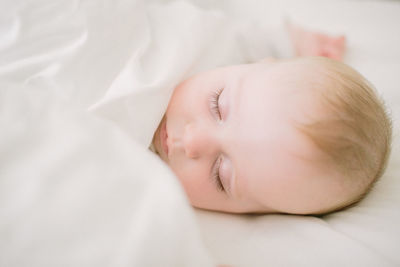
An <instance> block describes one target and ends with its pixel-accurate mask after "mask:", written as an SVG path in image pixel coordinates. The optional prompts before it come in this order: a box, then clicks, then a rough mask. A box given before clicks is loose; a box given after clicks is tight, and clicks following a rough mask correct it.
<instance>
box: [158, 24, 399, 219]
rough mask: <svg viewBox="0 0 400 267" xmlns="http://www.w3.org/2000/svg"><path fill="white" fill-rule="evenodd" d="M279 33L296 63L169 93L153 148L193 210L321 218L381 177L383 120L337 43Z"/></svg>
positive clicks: (249, 69)
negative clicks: (286, 38)
mask: <svg viewBox="0 0 400 267" xmlns="http://www.w3.org/2000/svg"><path fill="white" fill-rule="evenodd" d="M288 31H289V34H290V37H291V40H292V43H293V45H294V47H295V50H296V53H297V55H298V56H299V57H297V58H293V59H266V60H262V61H260V62H256V63H253V64H244V65H235V66H228V67H222V68H218V69H214V70H211V71H207V72H204V73H199V74H197V75H194V76H192V77H190V78H189V79H187V80H185V81H183V82H182V83H180V84H179V85H178V86H177V87H176V88H175V90H174V92H173V94H172V97H171V99H170V102H169V105H168V108H167V110H166V112H165V115H164V117H163V119H162V121H161V122H160V125H159V127H158V129H157V130H156V132H155V134H154V137H153V145H154V148H155V151H156V153H157V154H158V155H159V156H160V157H161V159H162V160H163V161H165V162H166V163H167V164H168V165H169V166H170V167H171V169H172V171H173V172H174V173H175V174H176V176H177V177H178V178H179V180H180V181H181V183H182V185H183V187H184V189H185V191H186V193H187V195H188V197H189V199H190V202H191V203H192V205H193V206H195V207H198V208H203V209H209V210H216V211H224V212H233V213H290V214H326V213H329V212H332V211H336V210H340V209H343V208H345V207H348V206H350V205H352V204H354V203H357V202H358V201H360V200H361V199H362V198H363V197H364V196H365V195H366V194H367V193H368V192H369V191H370V189H371V188H372V186H373V184H374V183H375V182H376V181H377V179H379V177H380V176H381V175H382V173H383V171H384V169H385V166H386V162H387V160H388V155H389V153H390V143H391V122H390V119H389V117H388V115H387V113H386V111H385V108H384V106H383V103H382V102H381V101H380V100H379V98H378V97H377V95H376V93H375V92H374V89H373V88H372V85H371V84H370V83H369V82H368V81H367V80H366V79H365V78H363V77H362V76H361V75H360V74H359V73H358V72H356V71H355V70H354V69H352V68H351V67H349V66H347V65H346V64H344V63H342V62H340V61H339V60H340V59H341V58H342V56H343V52H344V50H345V45H344V44H345V39H344V37H330V36H327V35H324V34H320V33H314V32H309V31H306V30H304V29H301V28H299V27H294V26H288ZM312 56H315V57H312ZM332 58H333V59H332Z"/></svg>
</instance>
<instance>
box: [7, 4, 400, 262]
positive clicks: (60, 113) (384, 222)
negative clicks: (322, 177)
mask: <svg viewBox="0 0 400 267" xmlns="http://www.w3.org/2000/svg"><path fill="white" fill-rule="evenodd" d="M192 2H193V3H194V5H193V4H188V3H185V2H174V1H147V2H146V3H145V4H144V3H143V2H141V1H131V0H118V1H112V0H110V1H101V2H100V1H95V0H86V1H78V0H76V1H71V0H35V1H34V0H31V1H27V0H25V1H14V0H7V1H2V2H1V3H0V129H1V131H0V199H1V200H0V266H60V265H65V266H75V265H79V266H214V265H215V264H217V263H224V264H231V265H232V266H267V265H271V266H338V265H344V266H395V265H399V264H400V256H399V254H398V253H397V252H398V244H399V241H400V231H399V230H398V227H397V225H399V223H400V214H399V208H398V206H399V204H400V198H399V191H400V183H399V181H398V179H397V178H398V175H399V174H400V169H399V167H398V166H399V163H400V162H399V160H400V149H399V146H398V144H397V139H396V138H395V149H394V151H393V157H392V160H391V162H390V164H389V166H388V172H387V174H385V176H384V177H383V178H382V180H381V181H380V182H379V183H378V184H377V186H376V188H375V190H374V191H373V192H372V193H371V194H370V195H369V196H368V197H367V198H366V199H365V200H364V201H363V202H362V203H360V205H358V206H356V207H354V208H351V209H349V210H346V211H343V212H339V213H336V214H332V215H329V216H326V217H323V218H315V217H308V216H287V215H265V216H238V215H228V214H218V213H213V212H206V211H197V210H195V212H194V210H193V209H192V208H191V207H190V205H189V204H188V201H187V199H186V197H185V195H184V193H183V190H182V188H181V186H180V184H179V183H178V181H177V179H176V178H175V177H174V175H173V174H172V172H171V171H170V170H169V169H168V168H167V166H166V165H165V164H164V163H163V162H161V160H159V159H158V158H157V157H156V156H155V155H154V154H152V153H151V152H150V151H148V149H147V146H148V145H149V143H150V141H151V137H152V133H153V131H154V130H155V128H156V127H157V125H158V123H159V120H160V119H161V116H162V114H163V112H164V110H165V107H166V105H167V103H168V99H169V96H170V94H171V93H172V90H173V87H174V86H175V85H176V84H177V83H178V82H179V81H181V80H182V79H184V78H185V77H187V76H188V75H190V74H192V73H194V72H197V71H201V70H204V69H208V68H213V67H215V66H220V65H226V64H235V63H242V62H247V61H253V60H257V59H259V58H262V57H264V56H269V55H271V54H272V53H273V54H274V55H277V56H289V55H290V49H289V48H288V47H287V40H285V36H284V35H282V34H280V32H279V31H277V30H276V29H279V25H278V24H279V22H280V19H281V18H282V15H286V16H289V17H290V18H291V19H292V20H293V21H295V22H299V23H301V24H303V25H305V26H308V27H312V28H315V29H319V30H324V31H328V32H332V33H345V34H346V35H347V36H348V40H349V53H348V55H347V58H346V60H347V62H348V63H350V64H351V65H353V66H355V67H356V68H357V69H359V70H360V71H361V72H362V73H363V74H365V75H366V76H367V77H368V78H369V79H370V80H371V81H372V82H373V83H374V84H375V85H376V86H377V88H378V90H379V92H380V93H382V94H383V96H384V97H385V99H386V100H387V103H388V105H389V107H390V108H391V110H392V111H393V115H394V117H395V119H396V118H399V117H398V116H397V114H400V112H399V111H400V102H399V100H400V98H399V96H400V93H399V90H398V84H400V80H399V75H398V73H399V70H400V53H399V51H398V47H400V36H399V35H398V34H397V31H396V29H395V27H393V26H395V25H399V24H400V19H399V17H398V15H397V14H399V13H400V4H399V3H396V2H381V1H367V2H364V1H360V2H350V1H335V2H333V1H332V2H325V1H324V2H319V1H307V2H304V1H302V2H301V3H297V4H296V2H292V1H285V2H282V1H273V0H269V1H256V0H253V1H230V2H226V1H218V2H217V1H205V0H203V1H192ZM328 11H329V12H328ZM355 14H357V17H356V18H355ZM338 17H340V19H338ZM254 21H255V24H254ZM247 22H249V23H247ZM272 29H275V30H272ZM263 32H267V33H269V35H268V37H265V36H263ZM271 40H275V41H274V42H271ZM88 109H89V110H90V112H88ZM395 127H396V132H398V131H397V124H395Z"/></svg>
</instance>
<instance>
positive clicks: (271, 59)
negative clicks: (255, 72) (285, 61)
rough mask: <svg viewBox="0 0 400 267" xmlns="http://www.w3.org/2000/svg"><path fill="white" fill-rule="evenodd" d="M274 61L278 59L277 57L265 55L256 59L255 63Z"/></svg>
mask: <svg viewBox="0 0 400 267" xmlns="http://www.w3.org/2000/svg"><path fill="white" fill-rule="evenodd" d="M276 61H278V59H277V58H275V57H266V58H263V59H261V60H259V61H257V62H256V63H274V62H276Z"/></svg>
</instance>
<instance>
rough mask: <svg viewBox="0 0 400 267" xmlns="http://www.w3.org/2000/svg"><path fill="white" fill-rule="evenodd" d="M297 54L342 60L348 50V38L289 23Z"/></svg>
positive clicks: (288, 26)
mask: <svg viewBox="0 0 400 267" xmlns="http://www.w3.org/2000/svg"><path fill="white" fill-rule="evenodd" d="M287 28H288V31H289V35H290V38H291V40H292V42H293V45H294V48H295V51H296V55H297V56H323V57H329V58H333V59H336V60H342V59H343V55H344V53H345V50H346V38H345V37H344V36H343V35H341V36H337V37H333V36H329V35H326V34H323V33H319V32H312V31H308V30H305V29H303V28H301V27H299V26H295V25H292V24H290V23H288V24H287Z"/></svg>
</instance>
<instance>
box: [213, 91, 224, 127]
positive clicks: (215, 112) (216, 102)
mask: <svg viewBox="0 0 400 267" xmlns="http://www.w3.org/2000/svg"><path fill="white" fill-rule="evenodd" d="M223 90H224V89H223V88H219V89H217V90H215V91H213V92H212V95H211V97H210V109H211V112H212V114H213V115H214V116H215V117H216V119H217V120H219V121H221V120H222V116H221V112H220V109H219V97H220V95H221V93H222V91H223Z"/></svg>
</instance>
